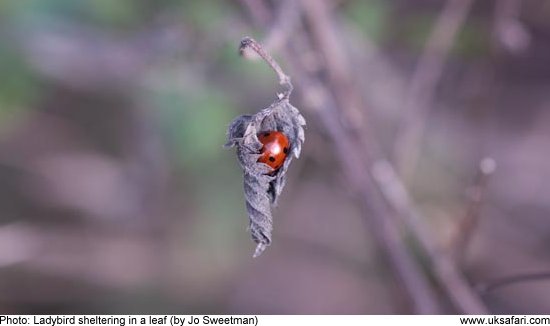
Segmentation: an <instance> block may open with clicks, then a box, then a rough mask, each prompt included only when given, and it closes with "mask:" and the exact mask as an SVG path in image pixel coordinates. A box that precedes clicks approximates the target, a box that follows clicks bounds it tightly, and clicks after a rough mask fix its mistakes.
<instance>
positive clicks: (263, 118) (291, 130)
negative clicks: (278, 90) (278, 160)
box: [225, 96, 306, 257]
mask: <svg viewBox="0 0 550 326" xmlns="http://www.w3.org/2000/svg"><path fill="white" fill-rule="evenodd" d="M305 124H306V121H305V119H304V117H302V115H301V114H300V112H299V111H298V109H296V108H295V107H294V106H292V105H291V104H290V102H289V100H288V96H283V97H282V98H281V99H278V100H276V101H275V102H274V103H273V104H272V105H270V106H269V107H268V108H265V109H263V110H261V111H260V112H258V113H256V114H254V115H241V116H238V117H237V118H235V119H234V120H233V121H232V122H231V124H230V125H229V128H228V129H227V143H226V145H225V146H226V147H236V148H237V158H238V159H239V163H240V165H241V167H242V169H243V171H244V195H245V200H246V209H247V211H248V216H249V219H250V233H251V235H252V239H253V240H254V241H255V242H256V243H257V244H258V246H257V247H256V252H255V253H254V257H258V256H259V255H260V254H261V253H262V252H263V251H264V250H265V248H266V247H267V246H269V245H270V244H271V232H272V230H273V217H272V215H271V207H272V206H275V205H276V203H277V199H278V198H279V195H280V194H281V192H282V190H283V188H284V186H285V181H286V172H287V170H288V167H289V165H290V163H291V162H292V155H294V157H296V158H298V157H299V156H300V151H301V149H302V144H303V142H304V128H303V126H305ZM272 130H277V131H280V132H282V133H284V134H285V135H286V136H287V137H288V140H289V143H290V155H289V156H288V157H287V158H286V159H285V162H284V164H283V166H282V167H281V168H279V169H278V170H277V171H276V172H275V173H273V169H272V168H271V167H270V166H268V165H266V164H264V163H261V162H258V158H259V157H260V150H261V148H262V144H261V143H260V141H259V140H258V137H257V135H258V134H259V133H261V132H265V131H272Z"/></svg>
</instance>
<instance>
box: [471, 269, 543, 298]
mask: <svg viewBox="0 0 550 326" xmlns="http://www.w3.org/2000/svg"><path fill="white" fill-rule="evenodd" d="M544 280H546V281H549V280H550V271H545V272H535V273H525V274H518V275H513V276H507V277H503V278H501V279H498V280H496V281H492V282H488V283H485V284H479V285H478V286H477V289H478V290H479V291H480V292H482V293H487V292H490V291H494V290H496V289H499V288H501V287H504V286H508V285H513V284H517V283H522V282H532V281H544Z"/></svg>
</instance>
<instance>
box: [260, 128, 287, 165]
mask: <svg viewBox="0 0 550 326" xmlns="http://www.w3.org/2000/svg"><path fill="white" fill-rule="evenodd" d="M258 139H259V140H260V143H262V144H263V145H264V146H263V147H262V150H261V151H260V153H261V154H262V155H261V156H260V158H259V159H258V162H262V163H265V164H267V165H269V166H270V167H272V168H273V170H274V171H276V170H277V169H279V168H280V167H281V166H282V165H283V163H284V161H285V159H286V157H287V155H288V153H289V152H290V147H289V142H288V138H287V137H286V136H285V134H283V133H282V132H280V131H264V132H262V133H260V134H258Z"/></svg>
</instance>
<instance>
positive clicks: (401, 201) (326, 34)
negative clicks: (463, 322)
mask: <svg viewBox="0 0 550 326" xmlns="http://www.w3.org/2000/svg"><path fill="white" fill-rule="evenodd" d="M302 5H303V6H304V12H305V14H306V17H307V18H308V22H309V23H310V25H311V30H312V33H313V34H314V35H315V39H316V43H317V44H318V48H319V50H320V52H321V53H323V54H324V57H325V58H326V69H327V70H328V75H329V76H337V77H335V78H333V80H332V85H333V89H334V92H335V93H336V95H337V96H336V100H337V101H338V104H339V108H340V109H341V110H342V111H344V112H353V111H354V109H355V107H354V105H357V104H359V105H360V106H361V107H362V108H363V111H365V109H364V108H365V107H366V106H365V105H364V103H363V102H364V101H362V97H361V95H360V92H358V90H357V89H356V88H355V87H354V84H355V83H353V82H352V81H351V79H350V75H351V74H350V72H351V71H352V68H351V67H350V66H349V61H350V60H348V59H347V58H346V56H345V53H344V52H343V50H342V49H344V46H343V45H342V44H341V43H342V42H341V40H340V38H339V37H338V36H337V34H338V33H337V27H336V26H335V24H334V19H333V18H332V17H331V16H330V8H329V6H328V5H327V4H326V2H322V1H313V0H302ZM342 85H346V87H341V86H342ZM349 99H354V100H349ZM352 116H354V114H350V115H348V116H347V117H339V120H345V118H348V119H349V118H350V117H352ZM362 121H363V123H362V124H361V125H360V126H358V127H359V128H360V130H359V131H360V132H357V131H358V130H354V129H356V128H354V126H355V125H354V123H353V122H350V121H345V122H346V125H348V126H351V127H352V128H351V129H352V130H351V131H352V132H355V133H354V134H353V138H354V139H357V140H358V141H360V142H361V144H360V145H358V146H356V147H355V151H356V152H359V153H361V154H362V161H363V165H364V166H372V167H373V169H372V171H371V172H372V175H373V178H374V184H373V187H374V188H377V189H378V190H379V191H380V192H381V194H382V196H383V197H384V199H385V201H386V202H387V203H388V204H389V205H390V206H391V207H392V208H393V209H394V210H395V211H397V213H398V214H397V215H398V216H399V217H400V220H401V221H403V222H404V224H405V225H406V227H407V229H408V230H409V231H410V232H411V233H412V235H413V236H414V237H415V239H416V240H417V242H418V243H419V244H420V246H421V247H422V249H423V250H424V252H425V253H426V256H427V257H428V258H429V260H430V262H431V267H432V271H433V274H434V276H435V279H436V280H437V281H438V284H439V285H440V287H441V288H442V289H443V290H444V291H445V293H446V294H447V296H448V297H449V298H450V300H451V302H452V303H453V304H454V305H455V307H456V308H457V310H458V311H460V312H461V313H484V312H486V311H487V309H486V308H485V305H484V304H483V302H481V300H480V299H479V297H478V296H477V294H476V293H475V292H474V291H473V290H472V288H471V287H470V285H469V284H468V282H467V281H466V279H465V278H464V277H463V276H462V275H461V274H460V272H459V271H458V269H456V266H454V265H453V263H452V260H451V259H450V258H449V257H447V256H446V253H443V252H440V250H438V249H437V248H438V246H437V245H436V244H435V242H434V241H432V240H431V238H432V237H433V235H432V232H430V231H431V230H430V229H429V227H428V225H426V223H425V222H424V221H425V220H426V218H425V217H423V216H421V215H420V213H419V212H418V210H417V209H416V208H415V205H414V203H413V201H412V199H411V196H410V195H409V194H408V192H407V189H406V188H405V186H404V184H403V182H402V181H401V180H400V179H399V177H398V175H397V174H396V173H395V170H394V168H393V167H392V166H391V164H390V163H389V161H388V160H386V159H384V158H383V154H382V152H381V151H380V150H379V149H378V148H380V145H379V144H378V143H377V141H376V138H375V137H373V135H372V133H370V132H369V130H371V128H370V127H369V125H368V122H369V121H368V119H364V120H362ZM355 127H357V126H355ZM380 167H384V168H385V169H384V170H385V171H386V176H390V177H391V178H390V180H387V179H380V178H378V177H379V175H377V172H380V171H377V170H379V168H380ZM388 188H390V191H389V192H388ZM374 190H376V189H374ZM371 192H372V191H371ZM389 215H390V216H391V215H394V214H389Z"/></svg>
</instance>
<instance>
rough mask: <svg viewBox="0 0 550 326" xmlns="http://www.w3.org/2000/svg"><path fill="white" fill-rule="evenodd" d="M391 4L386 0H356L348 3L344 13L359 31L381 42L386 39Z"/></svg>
mask: <svg viewBox="0 0 550 326" xmlns="http://www.w3.org/2000/svg"><path fill="white" fill-rule="evenodd" d="M390 5H391V4H390V3H389V2H388V1H384V0H365V1H363V0H354V1H349V2H348V3H346V5H345V7H344V14H345V15H346V17H347V18H348V19H349V20H350V21H351V22H352V23H353V24H355V25H357V27H358V30H359V31H361V32H363V33H365V34H366V35H367V36H369V37H370V38H371V39H372V40H373V41H375V42H377V43H380V42H382V41H384V40H385V37H386V35H385V32H386V31H387V24H388V23H389V21H390V20H391V17H390V14H391V6H390Z"/></svg>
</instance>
